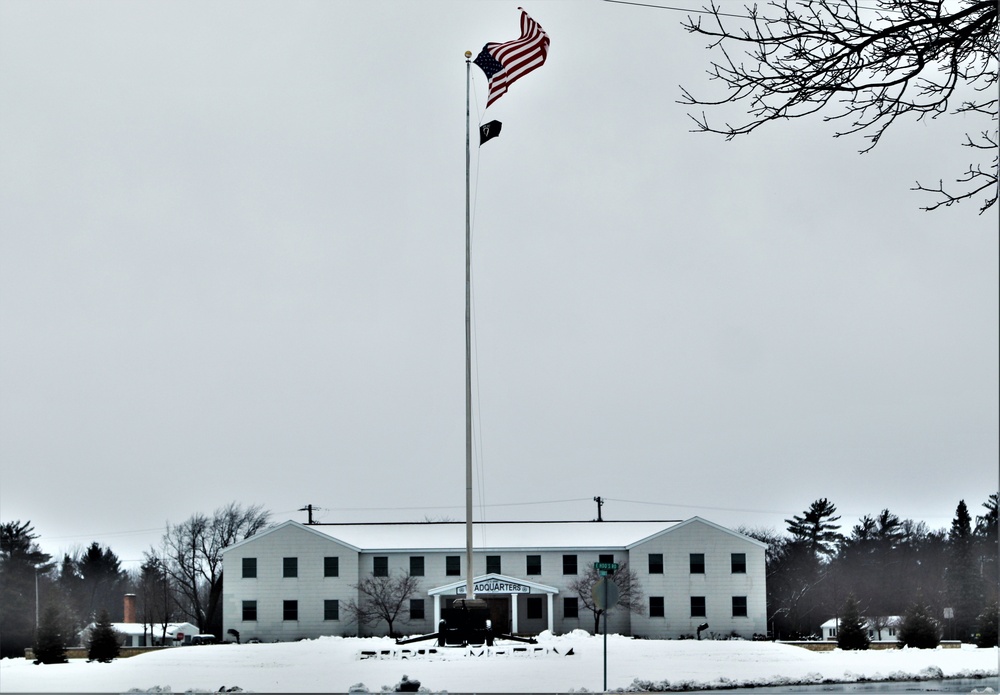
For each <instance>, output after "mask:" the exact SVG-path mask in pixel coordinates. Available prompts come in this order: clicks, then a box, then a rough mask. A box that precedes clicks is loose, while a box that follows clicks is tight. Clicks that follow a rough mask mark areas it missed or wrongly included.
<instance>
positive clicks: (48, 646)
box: [33, 604, 67, 664]
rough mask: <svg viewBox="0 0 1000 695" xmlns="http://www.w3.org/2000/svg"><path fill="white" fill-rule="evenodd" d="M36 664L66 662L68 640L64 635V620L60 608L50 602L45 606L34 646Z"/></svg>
mask: <svg viewBox="0 0 1000 695" xmlns="http://www.w3.org/2000/svg"><path fill="white" fill-rule="evenodd" d="M33 651H34V652H35V663H36V664H65V663H66V661H67V660H66V640H65V638H64V637H63V620H62V616H61V615H60V612H59V608H58V606H56V605H55V604H49V605H48V606H47V607H46V608H45V613H44V615H43V616H42V620H41V623H40V624H39V625H38V634H37V636H36V637H35V644H34V647H33Z"/></svg>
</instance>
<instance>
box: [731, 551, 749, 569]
mask: <svg viewBox="0 0 1000 695" xmlns="http://www.w3.org/2000/svg"><path fill="white" fill-rule="evenodd" d="M746 573H747V554H746V553H733V574H746Z"/></svg>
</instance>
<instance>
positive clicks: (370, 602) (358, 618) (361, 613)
mask: <svg viewBox="0 0 1000 695" xmlns="http://www.w3.org/2000/svg"><path fill="white" fill-rule="evenodd" d="M354 588H355V589H357V591H358V599H357V600H354V599H351V600H350V601H348V602H347V607H346V610H347V614H348V615H349V616H350V618H351V620H353V621H355V622H357V623H358V625H359V626H361V625H374V624H377V623H378V622H380V621H382V620H384V621H385V622H386V623H387V624H388V626H389V635H390V636H395V634H396V633H395V628H394V624H395V622H396V620H398V619H399V616H400V614H401V613H402V612H403V607H404V606H405V605H406V603H407V602H408V601H409V600H410V599H411V598H413V596H415V595H416V594H417V592H419V591H420V580H419V579H418V578H416V577H413V576H411V575H410V574H409V573H402V574H398V575H395V576H394V575H392V574H389V575H387V576H384V577H375V576H372V575H369V576H367V577H365V578H364V579H362V580H361V581H360V582H358V583H357V584H355V585H354Z"/></svg>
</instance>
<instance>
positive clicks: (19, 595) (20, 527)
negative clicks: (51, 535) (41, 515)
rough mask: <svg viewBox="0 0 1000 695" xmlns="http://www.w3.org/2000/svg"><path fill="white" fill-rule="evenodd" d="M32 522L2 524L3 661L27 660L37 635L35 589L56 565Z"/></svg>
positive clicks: (0, 642) (0, 605)
mask: <svg viewBox="0 0 1000 695" xmlns="http://www.w3.org/2000/svg"><path fill="white" fill-rule="evenodd" d="M37 538H38V536H36V535H35V533H34V528H32V526H31V522H30V521H26V522H24V523H21V522H20V521H11V522H7V523H3V524H0V658H4V657H20V658H22V659H23V658H24V650H25V648H26V647H30V646H31V644H32V641H33V639H34V633H35V627H36V626H35V587H36V581H37V580H38V579H41V578H43V577H44V576H45V575H46V574H47V573H48V572H49V570H51V569H52V564H51V563H50V562H49V561H50V560H51V559H52V556H51V555H48V554H47V553H43V552H42V551H41V549H40V548H39V547H38V544H37V543H35V539H37Z"/></svg>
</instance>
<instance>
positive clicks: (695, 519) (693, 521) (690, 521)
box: [627, 516, 767, 550]
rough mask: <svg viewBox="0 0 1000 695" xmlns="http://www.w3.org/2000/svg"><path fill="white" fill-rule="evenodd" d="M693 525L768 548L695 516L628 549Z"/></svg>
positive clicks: (764, 544) (636, 542) (629, 546)
mask: <svg viewBox="0 0 1000 695" xmlns="http://www.w3.org/2000/svg"><path fill="white" fill-rule="evenodd" d="M691 524H704V525H705V526H709V527H711V528H713V529H715V530H716V531H720V532H722V533H727V534H729V535H730V536H735V537H736V538H739V539H740V540H744V541H747V542H748V543H753V544H754V545H757V546H760V547H761V548H767V543H764V542H762V541H759V540H757V539H756V538H751V537H750V536H744V535H743V534H742V533H737V532H736V531H733V530H732V529H728V528H726V527H725V526H719V525H718V524H716V523H714V522H712V521H709V520H708V519H702V518H701V517H700V516H693V517H691V518H690V519H687V520H685V521H682V522H680V523H679V524H675V525H674V526H671V527H670V528H666V529H663V530H662V531H658V532H657V533H654V534H652V535H651V536H648V537H646V538H642V539H640V540H637V541H635V542H634V543H630V544H629V545H628V546H627V547H628V549H629V550H631V549H632V548H634V547H636V546H638V545H642V544H643V543H646V542H648V541H651V540H653V539H654V538H659V537H660V536H663V535H665V534H668V533H673V532H674V531H676V530H678V529H681V528H684V527H685V526H689V525H691Z"/></svg>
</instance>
